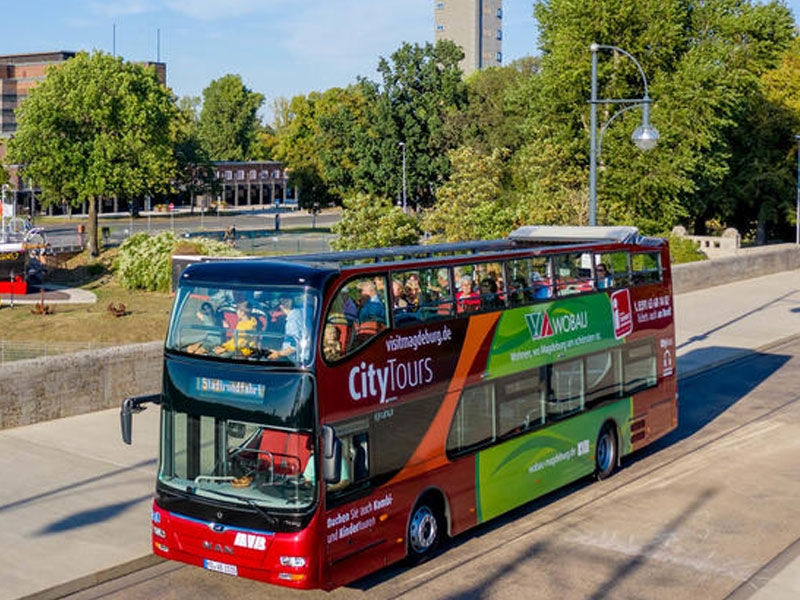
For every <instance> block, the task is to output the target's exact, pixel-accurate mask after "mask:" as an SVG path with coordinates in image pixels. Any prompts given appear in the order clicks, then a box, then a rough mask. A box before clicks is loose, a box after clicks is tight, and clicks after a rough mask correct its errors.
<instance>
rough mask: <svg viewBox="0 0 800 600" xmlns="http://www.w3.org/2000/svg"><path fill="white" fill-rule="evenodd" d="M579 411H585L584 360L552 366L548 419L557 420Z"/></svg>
mask: <svg viewBox="0 0 800 600" xmlns="http://www.w3.org/2000/svg"><path fill="white" fill-rule="evenodd" d="M579 410H583V360H582V359H576V360H569V361H565V362H562V363H556V364H554V365H551V367H550V396H549V398H548V400H547V417H548V418H549V419H554V418H555V419H557V418H560V417H563V416H566V415H569V414H572V413H574V412H577V411H579Z"/></svg>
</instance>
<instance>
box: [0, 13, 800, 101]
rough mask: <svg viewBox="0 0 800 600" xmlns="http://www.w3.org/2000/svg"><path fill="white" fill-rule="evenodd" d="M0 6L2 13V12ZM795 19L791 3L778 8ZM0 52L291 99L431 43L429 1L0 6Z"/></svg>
mask: <svg viewBox="0 0 800 600" xmlns="http://www.w3.org/2000/svg"><path fill="white" fill-rule="evenodd" d="M4 4H7V5H10V7H9V6H2V5H4ZM787 4H788V5H789V7H790V8H791V9H792V11H793V12H794V14H795V15H797V14H798V12H799V10H800V0H790V1H789V2H787ZM0 8H2V14H3V16H4V17H3V21H4V26H3V31H2V34H1V35H0V54H23V53H28V52H46V51H51V50H72V51H78V50H87V51H91V50H102V51H104V52H108V53H111V52H113V51H116V54H118V55H120V56H122V57H124V58H125V59H126V60H131V61H140V60H156V59H157V58H160V60H161V61H162V62H165V63H167V84H168V85H169V86H170V87H171V88H172V89H173V91H174V92H175V93H176V94H177V95H179V96H187V95H189V96H201V95H202V91H203V89H204V88H205V87H206V86H207V85H208V84H209V83H210V82H211V81H212V80H214V79H218V78H219V77H222V76H223V75H225V74H227V73H237V74H239V75H241V76H242V79H243V80H244V83H245V85H247V86H248V87H249V88H250V89H252V90H254V91H257V92H260V93H262V94H264V96H265V97H266V110H265V113H267V114H268V113H270V112H271V111H270V107H271V106H272V103H273V101H274V100H275V99H276V98H278V97H287V98H290V97H292V96H294V95H297V94H307V93H309V92H311V91H315V90H316V91H324V90H326V89H328V88H331V87H335V86H346V85H348V84H350V83H353V82H354V81H355V80H356V78H357V77H358V76H363V77H367V78H369V79H373V80H374V79H377V74H376V72H375V68H376V66H377V64H378V59H379V57H381V56H383V57H387V58H388V57H389V56H390V55H391V53H392V52H394V51H395V50H396V49H397V48H398V47H399V46H400V44H401V43H403V42H405V41H407V42H411V43H419V44H423V43H425V42H428V41H431V42H432V41H433V1H432V0H0ZM503 15H504V18H503V56H504V62H506V63H507V62H509V61H511V60H513V59H515V58H519V57H521V56H527V55H533V54H536V52H537V49H536V22H535V21H534V19H533V2H532V0H504V2H503Z"/></svg>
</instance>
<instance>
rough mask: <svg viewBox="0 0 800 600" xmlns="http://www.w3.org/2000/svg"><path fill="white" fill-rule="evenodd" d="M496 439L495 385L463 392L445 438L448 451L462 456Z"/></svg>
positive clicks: (477, 387) (468, 389) (480, 386)
mask: <svg viewBox="0 0 800 600" xmlns="http://www.w3.org/2000/svg"><path fill="white" fill-rule="evenodd" d="M494 438H495V426H494V385H492V384H484V385H479V386H475V387H472V388H467V389H465V390H464V391H463V392H462V394H461V400H460V401H459V403H458V409H457V410H456V414H455V416H454V417H453V423H452V425H451V426H450V434H449V435H448V436H447V452H448V454H449V453H456V454H458V453H461V452H465V451H468V450H471V449H474V448H477V447H478V446H483V445H485V444H488V443H491V442H492V441H494Z"/></svg>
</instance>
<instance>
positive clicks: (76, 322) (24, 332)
mask: <svg viewBox="0 0 800 600" xmlns="http://www.w3.org/2000/svg"><path fill="white" fill-rule="evenodd" d="M115 255H116V249H111V250H109V251H106V252H104V253H103V254H102V255H101V256H100V257H99V258H98V259H96V260H93V261H91V262H89V261H87V257H86V255H85V254H81V255H78V256H76V257H74V258H72V259H70V260H69V261H68V262H67V263H65V264H64V265H63V268H60V269H54V270H52V271H50V273H49V274H48V275H47V277H46V280H47V281H48V282H50V283H54V284H61V285H68V286H71V287H79V288H82V289H84V290H88V291H90V292H92V293H93V294H95V295H96V296H97V302H96V303H94V304H51V305H48V304H47V302H46V301H45V304H46V305H47V306H50V307H51V308H52V309H53V313H52V314H49V315H42V314H34V313H33V308H34V307H33V306H32V305H28V304H17V305H16V306H15V307H14V308H11V307H10V306H9V303H8V302H7V301H4V302H3V304H2V307H0V338H2V339H4V340H6V341H26V342H92V343H98V344H104V345H106V344H120V345H121V344H129V343H137V342H152V341H159V340H163V339H164V336H165V334H166V330H167V321H168V320H169V311H170V307H171V305H172V295H171V294H166V293H158V292H142V291H133V290H127V289H125V288H123V287H121V286H120V285H119V284H118V283H117V282H116V281H115V280H114V277H113V276H112V274H111V271H110V266H111V262H112V261H113V259H114V256H115ZM109 303H113V304H114V305H115V306H119V305H120V304H124V305H125V309H126V314H125V315H124V316H121V317H115V316H114V315H113V314H112V313H111V312H110V311H109V310H108V305H109Z"/></svg>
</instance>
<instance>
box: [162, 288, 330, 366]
mask: <svg viewBox="0 0 800 600" xmlns="http://www.w3.org/2000/svg"><path fill="white" fill-rule="evenodd" d="M317 301H318V299H317V296H316V294H315V293H312V292H311V291H309V290H307V289H304V288H302V287H296V286H259V287H258V288H255V287H240V286H237V287H231V288H226V289H222V288H210V287H205V286H199V285H198V286H190V285H182V286H181V287H180V288H179V289H178V294H177V296H176V299H175V311H174V315H173V318H172V322H171V324H170V330H169V332H168V333H167V340H166V347H167V348H168V349H170V350H176V351H181V352H187V353H189V354H196V355H208V356H215V357H218V358H226V359H230V360H236V361H242V360H247V361H253V360H257V361H280V362H291V363H294V364H308V363H309V362H310V361H311V348H312V347H313V340H312V334H313V331H312V329H313V327H312V325H311V324H312V323H313V322H314V318H315V313H316V311H317Z"/></svg>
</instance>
